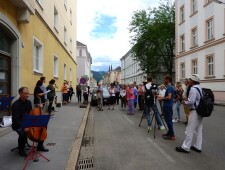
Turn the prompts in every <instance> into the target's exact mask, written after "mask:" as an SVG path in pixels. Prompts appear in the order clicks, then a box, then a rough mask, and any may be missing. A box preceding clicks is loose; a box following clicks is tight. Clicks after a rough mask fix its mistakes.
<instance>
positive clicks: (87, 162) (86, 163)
mask: <svg viewBox="0 0 225 170" xmlns="http://www.w3.org/2000/svg"><path fill="white" fill-rule="evenodd" d="M93 167H94V159H93V158H85V159H81V160H78V165H77V170H81V169H84V170H89V169H92V168H93Z"/></svg>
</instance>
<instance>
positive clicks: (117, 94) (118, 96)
mask: <svg viewBox="0 0 225 170" xmlns="http://www.w3.org/2000/svg"><path fill="white" fill-rule="evenodd" d="M119 101H120V92H116V104H117V105H118V104H119Z"/></svg>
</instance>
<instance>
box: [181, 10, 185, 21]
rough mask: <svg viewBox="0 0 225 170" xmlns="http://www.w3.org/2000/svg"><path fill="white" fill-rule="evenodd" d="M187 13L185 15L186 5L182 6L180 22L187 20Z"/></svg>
mask: <svg viewBox="0 0 225 170" xmlns="http://www.w3.org/2000/svg"><path fill="white" fill-rule="evenodd" d="M184 19H185V15H184V6H182V7H181V8H180V23H183V22H184V21H185V20H184Z"/></svg>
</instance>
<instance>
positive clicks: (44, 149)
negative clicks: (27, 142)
mask: <svg viewBox="0 0 225 170" xmlns="http://www.w3.org/2000/svg"><path fill="white" fill-rule="evenodd" d="M37 150H38V151H43V152H48V151H49V150H48V149H46V148H45V147H44V141H40V142H38V145H37Z"/></svg>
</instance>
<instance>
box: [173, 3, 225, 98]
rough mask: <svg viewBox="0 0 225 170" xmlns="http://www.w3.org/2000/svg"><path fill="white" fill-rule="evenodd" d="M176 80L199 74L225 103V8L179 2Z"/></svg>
mask: <svg viewBox="0 0 225 170" xmlns="http://www.w3.org/2000/svg"><path fill="white" fill-rule="evenodd" d="M175 3H176V58H175V65H176V81H182V80H184V79H185V78H188V77H190V76H191V75H192V74H198V75H199V76H200V79H201V86H202V87H205V88H210V89H212V91H213V92H214V94H215V98H216V101H221V102H225V97H224V96H225V5H223V4H218V3H215V2H213V1H212V0H176V1H175Z"/></svg>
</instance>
